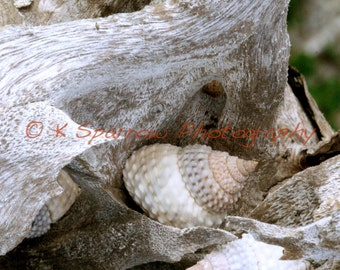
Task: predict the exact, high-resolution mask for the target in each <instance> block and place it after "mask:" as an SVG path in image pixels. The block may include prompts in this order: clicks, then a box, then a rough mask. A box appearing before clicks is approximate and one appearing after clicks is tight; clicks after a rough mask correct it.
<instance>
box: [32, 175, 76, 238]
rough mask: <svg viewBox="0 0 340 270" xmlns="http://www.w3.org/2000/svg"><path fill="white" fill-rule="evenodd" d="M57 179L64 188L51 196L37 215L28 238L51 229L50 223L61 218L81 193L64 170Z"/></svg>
mask: <svg viewBox="0 0 340 270" xmlns="http://www.w3.org/2000/svg"><path fill="white" fill-rule="evenodd" d="M57 181H58V183H59V185H60V186H61V187H62V188H63V189H64V190H63V192H62V193H61V194H59V195H58V196H55V197H53V198H51V199H50V200H49V201H47V202H46V204H45V205H44V206H43V207H42V208H41V209H40V211H39V213H38V215H37V216H36V217H35V219H34V221H33V223H32V228H31V230H30V232H29V234H28V236H26V237H27V238H34V237H39V236H41V235H43V234H45V233H46V232H47V231H48V230H49V229H50V224H51V223H54V222H56V221H57V220H59V219H60V218H61V217H62V216H63V215H65V213H66V212H67V211H68V210H69V209H70V207H71V206H72V204H73V203H74V202H75V200H76V198H77V197H78V195H79V194H80V188H79V187H78V185H77V184H76V183H74V182H73V180H72V178H71V177H70V176H69V175H68V173H67V172H66V171H64V170H61V171H60V173H59V175H58V178H57Z"/></svg>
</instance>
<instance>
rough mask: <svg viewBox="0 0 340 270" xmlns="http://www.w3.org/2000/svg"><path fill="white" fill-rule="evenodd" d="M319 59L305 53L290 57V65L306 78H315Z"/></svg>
mask: <svg viewBox="0 0 340 270" xmlns="http://www.w3.org/2000/svg"><path fill="white" fill-rule="evenodd" d="M317 61H318V60H317V59H316V58H315V57H313V56H310V55H308V54H305V53H300V54H298V55H292V56H291V57H290V61H289V62H290V64H291V65H292V66H293V67H296V68H297V69H298V70H299V71H300V72H301V73H302V74H303V75H304V76H306V77H309V76H313V75H314V74H315V73H316V70H317Z"/></svg>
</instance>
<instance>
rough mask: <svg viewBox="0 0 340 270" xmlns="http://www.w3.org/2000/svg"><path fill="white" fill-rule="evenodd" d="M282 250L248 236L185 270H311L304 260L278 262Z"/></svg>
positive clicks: (220, 248) (212, 253) (223, 247)
mask: <svg viewBox="0 0 340 270" xmlns="http://www.w3.org/2000/svg"><path fill="white" fill-rule="evenodd" d="M283 251H284V249H283V248H282V247H280V246H274V245H269V244H266V243H263V242H260V241H256V240H255V239H254V238H253V237H252V236H251V235H250V234H244V235H243V236H242V239H239V240H235V241H232V242H230V243H228V244H226V245H222V246H220V247H218V248H217V249H216V250H214V251H213V252H211V253H210V254H208V255H206V256H205V257H204V259H203V260H201V261H199V262H198V263H197V264H196V265H194V266H192V267H190V268H188V269H187V270H311V269H313V268H312V266H311V265H310V263H309V262H307V261H305V260H280V258H281V257H282V255H283Z"/></svg>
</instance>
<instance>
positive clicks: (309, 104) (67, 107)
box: [0, 0, 340, 269]
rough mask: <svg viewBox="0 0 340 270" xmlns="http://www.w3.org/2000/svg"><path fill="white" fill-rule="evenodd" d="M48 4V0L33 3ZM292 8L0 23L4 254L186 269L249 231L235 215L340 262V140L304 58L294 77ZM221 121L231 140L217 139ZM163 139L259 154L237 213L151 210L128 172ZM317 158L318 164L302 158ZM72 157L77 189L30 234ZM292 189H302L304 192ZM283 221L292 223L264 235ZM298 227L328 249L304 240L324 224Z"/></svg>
mask: <svg viewBox="0 0 340 270" xmlns="http://www.w3.org/2000/svg"><path fill="white" fill-rule="evenodd" d="M113 2H117V3H118V1H113ZM113 2H112V3H113ZM131 2H132V1H131ZM137 2H138V1H137ZM137 2H136V3H137ZM4 3H5V5H6V3H7V2H6V1H4V2H3V1H2V2H0V6H1V4H2V5H3V6H5V5H4ZM38 3H39V7H40V6H41V5H43V4H44V3H45V6H46V3H47V2H46V1H45V2H44V1H34V6H33V7H32V8H34V7H37V5H38ZM88 3H90V1H89V2H88ZM138 3H139V2H138ZM7 5H9V3H7ZM287 6H288V1H287V0H276V1H275V3H273V1H267V0H266V1H263V0H256V1H251V0H246V1H242V2H240V1H236V0H233V1H223V0H221V1H216V0H215V1H209V0H205V1H200V0H194V1H185V0H181V1H180V0H177V1H170V0H169V1H153V2H152V3H151V4H150V5H148V6H146V7H144V9H143V10H141V11H136V12H133V13H129V14H126V13H119V14H116V15H112V16H109V17H105V18H95V19H85V20H75V21H69V22H64V23H60V24H51V25H45V26H36V27H26V26H6V27H3V28H2V29H0V30H1V31H0V40H1V43H0V59H1V61H0V91H1V99H0V109H1V111H2V114H1V116H0V119H1V126H0V131H1V138H0V142H1V145H0V149H1V152H0V168H1V169H0V205H1V209H0V214H1V219H0V239H1V241H0V254H1V255H3V256H2V257H0V265H1V266H3V267H4V268H5V269H17V268H18V267H19V268H23V267H26V268H32V269H45V268H52V267H57V268H65V269H66V268H71V267H72V268H75V269H127V268H131V267H137V268H138V266H139V265H142V264H146V263H150V262H159V264H160V265H162V263H177V264H173V265H170V264H169V265H167V266H165V265H162V267H163V268H165V267H168V269H183V267H187V266H190V265H192V264H194V263H195V262H196V261H197V260H198V259H199V257H200V255H202V254H196V255H194V252H195V251H197V250H199V249H202V248H206V247H213V246H214V245H216V244H224V243H227V242H229V241H232V240H234V239H236V238H237V237H236V236H240V233H241V232H240V231H238V232H237V231H235V226H234V224H235V223H236V224H240V228H241V229H240V230H242V232H254V237H255V236H256V238H257V239H259V240H261V241H264V242H268V243H275V244H279V245H281V246H283V247H285V248H286V250H287V251H288V255H287V258H290V257H289V256H290V255H289V254H294V256H292V255H291V257H294V258H295V257H296V256H297V257H298V258H303V259H306V260H310V261H311V262H312V263H314V266H319V265H321V264H322V263H324V262H325V261H327V262H326V263H328V264H331V263H333V260H335V261H336V260H337V259H339V258H337V259H336V250H337V249H338V246H337V244H336V243H334V241H333V240H332V239H334V238H339V232H337V231H336V229H335V228H336V226H339V224H340V223H339V222H340V221H339V196H338V194H339V192H338V188H339V184H338V183H339V177H338V174H339V170H340V169H339V166H337V164H338V158H337V157H335V158H333V159H330V160H329V161H327V162H328V163H327V166H326V165H325V164H326V163H323V164H321V165H318V164H319V163H321V162H322V161H323V160H325V159H327V158H329V157H330V156H335V155H336V154H337V153H338V152H339V148H338V147H337V145H338V141H339V140H338V137H337V136H334V134H333V131H332V130H331V128H330V127H329V125H328V123H327V122H326V121H325V119H324V118H323V116H322V114H321V113H320V112H319V111H318V109H317V107H316V105H315V103H314V102H313V100H312V98H311V97H310V96H309V94H308V90H307V88H306V86H305V84H304V81H303V78H301V76H300V75H299V74H298V73H297V71H295V70H294V69H290V72H289V81H288V82H289V84H288V83H287V75H288V74H287V73H288V72H287V71H288V57H289V37H288V34H287V29H286V15H287ZM96 7H98V6H96ZM11 8H13V7H11ZM98 10H102V11H103V10H104V9H103V8H99V7H98ZM33 11H34V10H33ZM33 11H32V14H35V13H34V12H33ZM54 11H56V9H55V10H54ZM36 12H38V11H36ZM79 12H82V11H81V9H79ZM76 13H77V12H76ZM53 14H54V15H53V16H52V17H53V18H56V16H57V13H55V12H54V13H53ZM60 14H61V13H60ZM100 15H103V13H100V14H99V15H98V16H100ZM27 16H28V15H27ZM84 16H88V17H91V16H92V15H91V14H85V15H84ZM92 17H95V16H92ZM3 18H5V19H3V20H2V23H3V24H6V23H8V21H9V20H8V19H7V18H6V16H5V17H3ZM78 18H80V17H76V19H78ZM71 19H74V18H71ZM33 21H34V20H33ZM36 22H38V20H36ZM54 22H55V21H54V20H50V21H49V20H46V21H45V24H49V23H54ZM37 24H39V23H37ZM191 127H192V129H191V130H189V128H191ZM223 128H228V133H227V134H226V135H225V136H222V135H221V134H222V133H221V129H223ZM101 129H102V130H101ZM119 130H121V133H120V136H119V138H118V133H119ZM213 130H215V131H214V132H215V134H220V136H215V138H212V137H213V136H208V135H209V132H212V131H213ZM102 131H108V132H110V133H111V135H110V134H106V133H103V134H102V135H100V136H99V134H100V133H101V132H102ZM218 132H220V133H218ZM112 133H113V135H116V137H115V138H114V136H112ZM155 134H158V136H156V135H155ZM105 135H106V136H105ZM161 135H162V136H161ZM332 136H333V139H332V140H330V139H331V137H332ZM157 137H158V138H157ZM327 140H330V142H329V143H327ZM152 143H171V144H174V145H179V146H184V145H188V144H194V143H199V144H207V145H210V146H211V147H212V148H213V149H217V150H221V151H227V152H229V153H230V154H232V155H237V156H240V157H243V158H247V159H253V160H257V161H259V165H258V169H257V170H256V171H255V173H254V174H252V175H251V177H250V179H249V181H248V182H247V185H246V186H245V188H244V189H243V191H242V193H241V198H240V199H239V200H238V202H237V203H236V205H235V207H234V210H232V211H231V212H230V215H234V216H238V219H237V218H236V217H235V218H233V217H227V218H226V223H225V224H224V225H222V227H221V228H220V229H218V228H203V227H197V228H191V229H178V228H174V227H171V226H165V225H162V224H160V223H158V222H156V221H154V220H152V219H150V218H148V217H147V216H146V215H145V214H143V213H142V211H141V209H140V208H139V207H138V206H137V205H136V204H135V203H134V202H133V200H132V199H131V197H130V196H129V195H128V193H127V191H126V190H125V188H124V184H123V180H122V169H123V167H124V164H125V161H126V159H127V158H128V157H129V156H130V154H131V153H132V151H134V150H136V149H137V148H139V147H141V146H142V145H146V144H152ZM320 145H321V146H322V147H320ZM320 149H321V150H320ZM311 165H313V166H314V165H318V167H315V168H309V169H306V170H303V169H305V168H306V167H309V166H311ZM328 166H331V168H332V169H331V170H329V172H327V171H328V169H327V168H328ZM63 168H64V169H65V170H66V171H67V172H68V174H69V175H70V176H71V177H72V179H73V180H74V181H75V182H76V183H77V184H78V185H79V186H80V188H81V193H80V195H79V197H78V198H77V199H76V201H75V203H74V204H73V206H72V207H71V208H70V210H69V211H68V212H67V213H66V215H65V216H64V217H63V218H62V219H60V220H59V221H57V222H56V223H55V224H52V226H51V229H50V230H49V231H48V232H47V233H46V234H44V235H43V236H41V237H39V238H33V239H25V238H26V237H27V236H29V234H30V230H31V227H32V222H33V221H34V220H35V218H36V216H37V214H38V213H39V211H40V210H41V209H42V207H43V206H44V205H46V204H48V202H49V201H50V200H51V198H53V197H58V196H60V193H61V191H62V189H61V188H60V186H59V185H58V182H57V178H58V174H59V173H60V171H61V170H62V169H63ZM316 168H317V169H316ZM300 171H302V172H300ZM311 175H313V176H314V177H315V179H316V180H315V181H314V180H309V179H310V177H311ZM301 179H302V180H301ZM300 180H301V181H300ZM282 181H283V182H282ZM316 182H317V183H316ZM296 186H298V187H300V188H301V189H303V190H304V192H303V193H301V194H300V193H299V194H297V195H296V196H292V194H295V193H294V192H293V191H296V189H295V187H296ZM334 189H336V190H337V192H334ZM288 194H291V196H287V195H288ZM311 194H312V195H311ZM330 195H331V196H332V197H331V198H332V202H334V204H333V203H331V202H328V201H327V200H328V198H329V196H330ZM310 196H312V197H313V200H310ZM290 205H292V208H291V207H290ZM281 206H282V210H281V211H278V210H277V209H278V208H279V209H280V207H281ZM294 207H295V208H296V209H295V208H294ZM292 209H293V210H294V211H292ZM301 213H303V214H301ZM235 220H236V221H235ZM244 220H246V221H244ZM260 221H262V222H260ZM233 222H234V223H233ZM267 223H268V224H267ZM269 223H270V224H269ZM254 224H255V225H256V230H254V229H253V228H254V226H255V225H254ZM320 224H321V225H320ZM241 225H242V226H241ZM271 226H274V227H271ZM275 226H281V227H282V228H281V227H280V228H281V229H280V230H278V232H277V233H275V230H274V231H273V232H272V231H271V234H269V235H268V234H267V232H268V230H269V229H268V228H276V227H275ZM302 226H309V227H308V228H311V227H312V228H316V229H315V230H316V231H317V232H318V233H319V234H320V235H321V234H322V235H323V236H324V237H323V238H322V239H323V241H321V240H320V241H321V242H322V246H321V247H318V246H316V245H315V246H310V245H308V243H309V242H308V241H314V240H315V237H316V236H315V235H313V236H310V235H309V234H308V237H307V236H306V237H302V238H301V237H300V238H297V236H294V235H295V234H294V233H295V232H297V231H298V232H306V230H307V229H306V228H305V227H302ZM313 226H314V227H313ZM281 231H282V232H284V233H282V234H280V233H279V232H281ZM287 235H288V236H289V237H288V236H287ZM306 235H307V234H306ZM285 237H286V238H285ZM294 237H296V239H295V238H294ZM313 237H314V238H313ZM287 238H289V241H290V240H291V239H292V238H293V239H294V241H296V244H295V245H293V246H290V245H289V244H288V242H289V241H288V240H285V239H287ZM310 239H312V240H310ZM297 251H299V252H297ZM294 252H295V253H294ZM180 261H181V262H180ZM178 262H180V263H178ZM335 263H336V262H335ZM335 263H334V265H335ZM143 267H146V269H152V267H154V265H153V264H149V265H147V266H140V269H143ZM156 267H159V265H157V266H156ZM172 267H173V268H172ZM137 268H136V269H137ZM334 269H335V268H334Z"/></svg>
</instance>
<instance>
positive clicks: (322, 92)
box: [290, 46, 340, 130]
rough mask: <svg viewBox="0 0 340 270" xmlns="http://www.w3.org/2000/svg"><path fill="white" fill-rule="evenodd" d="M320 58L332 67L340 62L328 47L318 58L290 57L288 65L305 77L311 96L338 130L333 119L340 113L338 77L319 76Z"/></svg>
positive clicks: (301, 54)
mask: <svg viewBox="0 0 340 270" xmlns="http://www.w3.org/2000/svg"><path fill="white" fill-rule="evenodd" d="M320 58H322V59H323V60H324V61H325V60H326V61H327V62H330V63H332V64H334V65H337V64H338V62H340V60H339V56H338V55H336V53H335V50H334V49H333V48H332V47H329V46H328V47H326V48H325V50H324V51H323V52H322V53H321V54H320V55H319V56H318V57H316V56H311V55H308V54H305V53H300V54H297V55H292V56H291V58H290V64H291V65H292V66H294V67H296V68H297V69H298V70H299V71H300V72H301V73H302V74H303V75H304V76H305V78H306V81H307V84H308V89H309V91H310V93H311V95H312V96H313V97H314V99H315V101H316V102H317V104H318V106H319V108H320V110H321V111H322V112H323V113H324V114H325V117H326V118H327V120H328V121H329V122H330V124H331V126H332V127H333V128H334V129H335V130H337V129H339V128H340V127H339V126H337V121H336V119H335V117H336V116H335V114H336V113H337V112H338V113H340V76H327V74H323V76H321V75H320V71H319V68H320Z"/></svg>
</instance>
